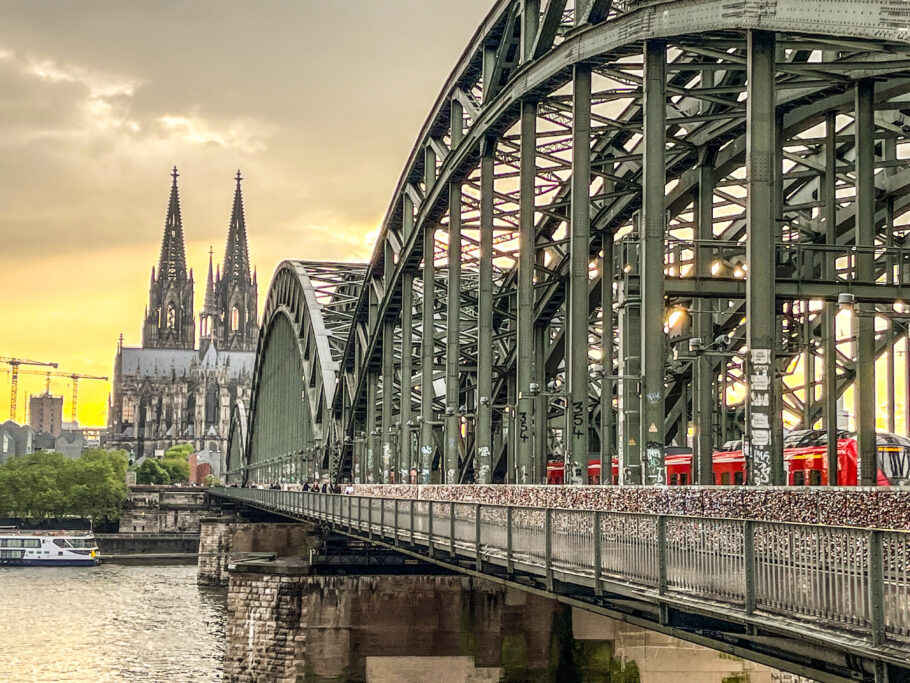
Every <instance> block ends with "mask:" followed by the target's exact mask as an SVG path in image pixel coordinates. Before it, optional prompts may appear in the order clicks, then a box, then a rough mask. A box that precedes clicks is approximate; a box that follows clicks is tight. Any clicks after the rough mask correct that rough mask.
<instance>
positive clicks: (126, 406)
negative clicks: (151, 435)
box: [120, 401, 136, 422]
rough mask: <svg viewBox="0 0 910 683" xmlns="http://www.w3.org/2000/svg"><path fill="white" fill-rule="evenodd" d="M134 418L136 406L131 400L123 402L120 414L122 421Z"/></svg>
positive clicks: (129, 420)
mask: <svg viewBox="0 0 910 683" xmlns="http://www.w3.org/2000/svg"><path fill="white" fill-rule="evenodd" d="M135 418H136V406H135V405H134V404H133V403H132V402H131V401H124V402H123V414H122V415H121V418H120V419H121V420H122V421H123V422H132V421H133V420H134V419H135Z"/></svg>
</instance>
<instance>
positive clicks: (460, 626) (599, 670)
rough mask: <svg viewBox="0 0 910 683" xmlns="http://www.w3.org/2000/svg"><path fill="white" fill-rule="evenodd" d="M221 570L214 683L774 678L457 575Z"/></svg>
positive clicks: (277, 567) (767, 682)
mask: <svg viewBox="0 0 910 683" xmlns="http://www.w3.org/2000/svg"><path fill="white" fill-rule="evenodd" d="M284 569H286V570H287V571H288V572H291V573H284V574H282V573H281V572H282V563H280V562H278V563H274V564H272V565H269V566H267V567H262V568H260V569H253V568H252V566H246V567H244V566H243V565H242V564H241V565H239V566H238V568H237V569H236V570H235V571H232V572H230V588H229V589H228V607H227V624H226V628H225V639H226V643H225V646H226V647H225V657H224V680H225V681H231V682H236V683H248V682H249V683H251V682H253V681H280V682H288V683H290V682H292V681H303V680H307V681H310V680H319V681H327V680H332V681H363V680H366V681H372V682H374V683H392V682H394V683H412V682H414V683H417V682H420V683H423V682H424V681H439V682H440V683H442V682H445V683H450V682H451V683H456V682H460V681H471V682H473V683H481V682H483V681H490V682H492V681H501V680H502V681H553V680H555V681H572V680H598V681H599V680H610V681H633V680H634V681H638V680H640V681H643V682H644V683H666V682H668V681H674V683H722V682H723V681H728V682H729V681H747V680H748V681H750V682H751V683H772V681H779V680H782V679H781V678H779V675H780V674H779V672H773V670H771V669H769V668H767V667H764V666H761V665H758V664H752V663H750V662H745V661H743V660H741V659H739V658H738V657H732V656H728V655H723V654H721V653H719V652H716V651H713V650H709V649H707V648H704V647H700V646H697V645H691V644H688V643H685V642H683V641H680V640H677V639H675V638H672V637H669V636H665V635H661V634H657V633H653V632H650V631H646V630H645V629H643V628H641V627H638V626H632V625H629V624H624V623H621V622H617V621H614V620H612V619H609V618H608V617H605V616H600V615H597V614H592V613H590V612H585V611H583V610H579V609H574V608H569V607H566V606H564V605H560V604H559V603H557V601H555V600H553V599H549V598H545V597H543V596H538V595H533V594H529V593H525V592H522V591H517V590H513V589H509V588H505V587H503V586H499V585H496V584H493V583H491V582H488V581H483V580H479V579H472V578H468V577H463V576H388V575H387V576H369V577H365V576H302V575H299V574H296V575H295V574H294V573H293V572H294V570H295V567H294V565H288V566H287V567H285V568H284Z"/></svg>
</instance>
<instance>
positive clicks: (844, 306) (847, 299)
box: [837, 292, 856, 311]
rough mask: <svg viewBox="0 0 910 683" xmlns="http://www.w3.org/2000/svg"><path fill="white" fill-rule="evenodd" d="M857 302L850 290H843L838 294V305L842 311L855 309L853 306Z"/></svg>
mask: <svg viewBox="0 0 910 683" xmlns="http://www.w3.org/2000/svg"><path fill="white" fill-rule="evenodd" d="M855 304H856V297H855V296H853V295H852V294H851V293H850V292H841V293H840V294H838V295H837V307H838V308H839V309H840V310H842V311H849V310H852V309H853V306H854V305H855Z"/></svg>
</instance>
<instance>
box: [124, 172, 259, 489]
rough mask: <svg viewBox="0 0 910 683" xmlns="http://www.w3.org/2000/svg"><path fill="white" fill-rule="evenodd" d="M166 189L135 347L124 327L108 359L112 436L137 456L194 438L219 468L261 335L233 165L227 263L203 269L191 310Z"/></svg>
mask: <svg viewBox="0 0 910 683" xmlns="http://www.w3.org/2000/svg"><path fill="white" fill-rule="evenodd" d="M172 176H173V182H172V184H171V196H170V200H169V202H168V207H167V218H166V220H165V224H164V236H163V238H162V240H161V254H160V256H159V259H158V266H157V268H154V267H153V268H152V278H151V283H150V285H149V303H148V307H147V308H146V310H145V319H144V322H143V326H142V346H140V347H128V346H124V344H123V337H122V336H121V341H120V344H119V345H118V347H117V355H116V356H115V359H114V381H113V391H112V392H111V401H110V415H109V420H108V426H109V430H110V437H109V438H110V441H109V445H110V446H112V447H115V448H125V449H127V450H129V451H130V452H132V453H133V455H134V456H136V458H137V459H139V458H143V457H155V456H161V455H162V454H163V453H164V451H165V450H166V449H167V448H169V447H170V446H173V445H175V444H177V443H187V442H188V443H192V444H193V448H194V450H195V451H196V453H197V456H198V458H199V459H198V462H209V463H210V464H211V465H212V470H213V471H214V473H215V475H216V476H217V475H218V474H219V473H220V464H221V463H222V462H223V457H224V453H225V451H226V448H227V438H228V432H229V430H230V420H231V410H232V409H233V408H234V407H235V406H236V405H238V404H244V405H245V404H247V403H248V402H249V398H250V390H251V387H252V376H253V364H254V361H255V358H256V343H257V338H258V334H259V325H258V322H257V305H258V292H257V289H258V288H257V283H256V273H255V271H253V272H251V271H250V256H249V251H248V248H247V234H246V221H245V219H244V215H243V196H242V194H241V191H240V181H241V180H242V178H241V176H240V171H238V172H237V176H236V178H235V180H236V181H237V187H236V190H235V191H234V206H233V209H232V211H231V222H230V226H229V227H228V236H227V246H226V247H225V251H224V263H222V264H221V266H219V268H218V269H217V270H216V271H215V272H213V270H212V254H211V251H210V252H209V273H208V279H207V280H206V283H205V301H204V302H203V304H202V309H201V311H200V312H199V345H198V347H197V345H196V309H195V307H194V304H193V285H194V282H193V271H192V269H189V270H188V269H187V265H186V249H185V245H184V237H183V220H182V218H181V215H180V196H179V193H178V191H177V178H178V174H177V169H176V167H175V168H174V172H173V173H172Z"/></svg>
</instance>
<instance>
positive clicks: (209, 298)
mask: <svg viewBox="0 0 910 683" xmlns="http://www.w3.org/2000/svg"><path fill="white" fill-rule="evenodd" d="M212 255H213V250H212V247H209V276H208V278H207V279H206V281H205V301H204V302H203V304H202V312H203V313H214V312H215V310H216V308H217V305H216V303H215V278H214V276H213V274H212Z"/></svg>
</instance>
